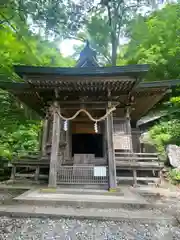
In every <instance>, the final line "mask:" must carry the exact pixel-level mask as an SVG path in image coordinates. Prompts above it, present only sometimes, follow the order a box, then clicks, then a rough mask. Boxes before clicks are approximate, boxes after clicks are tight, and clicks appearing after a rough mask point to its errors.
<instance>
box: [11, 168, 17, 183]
mask: <svg viewBox="0 0 180 240" xmlns="http://www.w3.org/2000/svg"><path fill="white" fill-rule="evenodd" d="M15 178H16V166H14V165H12V169H11V180H12V181H14V180H15Z"/></svg>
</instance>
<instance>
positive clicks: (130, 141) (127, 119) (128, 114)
mask: <svg viewBox="0 0 180 240" xmlns="http://www.w3.org/2000/svg"><path fill="white" fill-rule="evenodd" d="M126 123H127V134H128V137H129V145H130V146H129V150H130V152H133V145H132V130H131V117H130V108H129V107H128V108H127V109H126Z"/></svg>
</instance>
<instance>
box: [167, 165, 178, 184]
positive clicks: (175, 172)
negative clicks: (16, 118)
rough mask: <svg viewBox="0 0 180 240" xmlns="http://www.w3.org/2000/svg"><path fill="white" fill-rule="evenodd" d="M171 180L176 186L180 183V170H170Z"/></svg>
mask: <svg viewBox="0 0 180 240" xmlns="http://www.w3.org/2000/svg"><path fill="white" fill-rule="evenodd" d="M169 179H170V180H171V182H172V183H174V184H179V183H180V169H177V168H174V169H171V170H169Z"/></svg>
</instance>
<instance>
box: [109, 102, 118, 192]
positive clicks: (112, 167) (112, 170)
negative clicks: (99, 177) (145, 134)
mask: <svg viewBox="0 0 180 240" xmlns="http://www.w3.org/2000/svg"><path fill="white" fill-rule="evenodd" d="M109 106H110V105H109ZM106 121H107V122H106V133H107V155H108V167H109V191H115V190H116V187H117V184H116V162H115V153H114V143H113V115H112V113H111V114H109V115H108V116H107V119H106Z"/></svg>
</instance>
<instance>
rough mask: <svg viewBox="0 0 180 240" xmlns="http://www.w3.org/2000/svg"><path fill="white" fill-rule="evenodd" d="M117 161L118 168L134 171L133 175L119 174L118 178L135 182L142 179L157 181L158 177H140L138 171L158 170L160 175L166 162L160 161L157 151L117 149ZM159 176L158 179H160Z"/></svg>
mask: <svg viewBox="0 0 180 240" xmlns="http://www.w3.org/2000/svg"><path fill="white" fill-rule="evenodd" d="M115 161H116V169H117V170H130V171H132V172H133V177H126V176H123V177H121V176H118V177H117V180H118V181H122V180H130V179H133V180H134V184H135V185H136V184H137V181H138V180H141V181H156V180H157V177H150V178H149V177H138V176H137V171H152V172H155V171H156V172H158V176H159V177H160V175H161V169H162V168H163V166H164V164H163V163H162V162H160V160H159V158H158V154H157V153H133V152H121V151H120V150H115ZM159 177H158V179H159Z"/></svg>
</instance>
